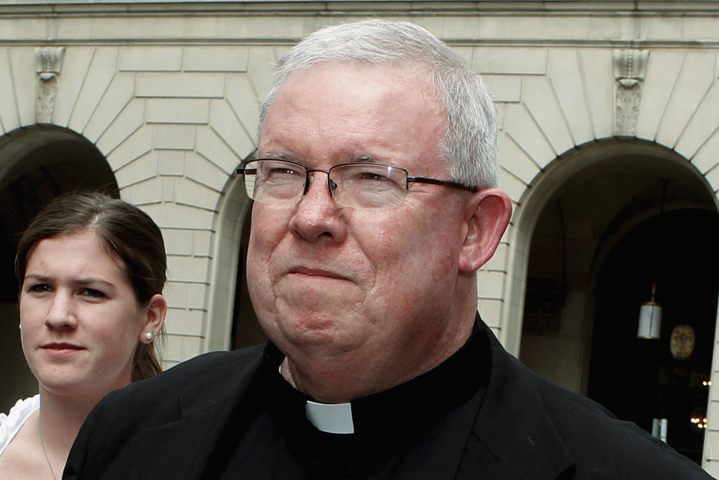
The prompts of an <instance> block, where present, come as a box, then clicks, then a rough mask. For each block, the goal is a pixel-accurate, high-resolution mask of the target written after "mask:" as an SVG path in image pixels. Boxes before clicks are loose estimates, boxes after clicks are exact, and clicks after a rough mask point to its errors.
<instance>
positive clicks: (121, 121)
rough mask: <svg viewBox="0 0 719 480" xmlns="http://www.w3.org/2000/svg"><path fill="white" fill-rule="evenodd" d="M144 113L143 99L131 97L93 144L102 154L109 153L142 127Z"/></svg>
mask: <svg viewBox="0 0 719 480" xmlns="http://www.w3.org/2000/svg"><path fill="white" fill-rule="evenodd" d="M144 115H145V101H144V100H142V99H133V100H132V101H130V103H129V104H128V105H127V106H126V107H125V108H124V109H123V110H122V112H120V114H119V115H118V116H117V118H115V121H114V122H112V124H110V126H109V127H107V129H106V130H105V131H104V132H103V133H102V135H101V136H100V138H99V139H98V140H97V143H96V144H95V145H96V146H97V148H98V149H100V151H101V152H102V153H103V154H105V155H110V154H111V153H112V151H113V150H115V148H117V146H118V145H120V144H121V143H122V142H124V141H125V140H126V139H127V138H128V137H130V136H131V135H132V134H133V133H135V132H136V131H138V130H139V129H140V128H142V126H143V125H144V123H143V117H144Z"/></svg>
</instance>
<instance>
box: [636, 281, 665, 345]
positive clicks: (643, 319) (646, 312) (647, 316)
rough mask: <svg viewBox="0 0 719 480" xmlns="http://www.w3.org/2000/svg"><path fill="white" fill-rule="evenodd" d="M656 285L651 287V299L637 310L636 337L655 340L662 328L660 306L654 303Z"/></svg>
mask: <svg viewBox="0 0 719 480" xmlns="http://www.w3.org/2000/svg"><path fill="white" fill-rule="evenodd" d="M655 290H656V284H654V285H652V299H651V300H650V301H649V302H644V303H642V305H641V307H640V308H639V329H638V330H637V337H639V338H647V339H652V340H656V339H658V338H659V331H660V330H661V327H662V306H661V305H659V304H658V303H657V302H655V301H654V291H655Z"/></svg>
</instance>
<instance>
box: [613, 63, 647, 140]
mask: <svg viewBox="0 0 719 480" xmlns="http://www.w3.org/2000/svg"><path fill="white" fill-rule="evenodd" d="M648 61H649V51H648V50H614V80H615V81H616V86H617V97H616V113H615V132H614V133H615V135H618V136H634V130H635V128H636V126H637V117H638V116H639V105H640V103H641V100H642V84H643V83H644V77H645V75H646V72H647V63H648Z"/></svg>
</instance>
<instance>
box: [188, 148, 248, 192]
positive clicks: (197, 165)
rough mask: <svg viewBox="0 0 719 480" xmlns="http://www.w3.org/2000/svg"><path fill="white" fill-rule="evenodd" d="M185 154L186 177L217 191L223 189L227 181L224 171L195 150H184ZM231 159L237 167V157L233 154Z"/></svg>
mask: <svg viewBox="0 0 719 480" xmlns="http://www.w3.org/2000/svg"><path fill="white" fill-rule="evenodd" d="M185 154H186V158H187V161H186V162H185V168H184V174H185V176H186V177H187V178H189V179H191V180H194V181H195V182H197V183H200V184H202V185H205V186H206V187H208V188H211V189H213V190H216V191H218V192H222V191H224V189H225V186H226V184H227V181H228V178H227V173H226V172H225V171H223V170H222V169H221V168H220V167H218V166H217V165H215V164H214V163H212V162H210V161H209V160H207V159H206V158H205V157H203V156H202V155H198V154H197V153H196V152H185ZM232 159H233V160H234V162H233V163H235V167H237V166H238V165H239V162H238V161H237V157H236V156H234V155H233V157H232ZM232 173H234V170H233V172H232Z"/></svg>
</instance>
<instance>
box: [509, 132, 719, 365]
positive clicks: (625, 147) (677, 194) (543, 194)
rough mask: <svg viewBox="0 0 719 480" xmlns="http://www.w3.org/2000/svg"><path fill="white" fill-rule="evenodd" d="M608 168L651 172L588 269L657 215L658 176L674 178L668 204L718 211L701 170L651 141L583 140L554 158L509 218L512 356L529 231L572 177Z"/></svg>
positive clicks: (610, 227)
mask: <svg viewBox="0 0 719 480" xmlns="http://www.w3.org/2000/svg"><path fill="white" fill-rule="evenodd" d="M607 162H609V163H607ZM607 168H610V169H628V170H632V171H635V172H636V171H640V170H644V171H646V172H649V173H648V174H647V176H645V177H644V178H642V179H641V182H640V184H636V185H634V187H633V188H635V190H634V192H635V193H637V192H639V193H641V194H642V195H644V196H646V201H645V202H642V203H641V204H639V205H636V206H635V207H634V208H633V209H632V211H631V212H630V211H629V210H626V209H625V211H623V212H620V211H619V209H617V210H616V212H615V213H616V214H617V215H618V217H617V218H616V219H614V220H612V221H610V222H607V224H606V225H605V228H606V231H605V232H604V233H603V235H602V238H601V241H600V242H599V243H598V244H597V246H596V254H595V255H594V256H593V259H592V262H591V268H594V266H596V265H597V264H598V262H599V261H600V260H601V258H603V257H604V256H606V252H607V251H609V250H611V248H612V246H613V245H615V244H616V242H617V241H618V240H619V238H621V236H622V235H623V234H624V233H626V232H627V231H628V230H629V229H631V228H632V227H633V226H634V225H637V224H638V223H640V222H641V221H642V220H644V219H646V218H647V217H648V216H650V215H653V214H656V211H657V210H658V208H659V207H658V199H659V194H658V189H659V188H660V186H661V183H660V181H659V179H660V178H674V179H676V180H677V189H676V190H674V192H673V193H672V195H671V196H670V198H668V208H670V209H680V208H683V207H686V206H687V205H690V204H691V205H702V206H703V207H702V208H713V209H716V205H717V203H716V198H715V197H714V195H713V192H712V188H711V186H710V185H709V182H708V181H707V179H706V178H705V177H704V176H703V175H702V174H701V172H699V171H698V170H697V169H696V168H695V166H694V165H693V164H691V163H690V162H688V161H687V160H686V159H685V158H683V157H682V156H681V155H679V154H678V153H676V152H675V151H673V150H670V149H668V148H666V147H663V146H661V145H658V144H656V143H653V142H648V141H644V140H638V139H629V138H615V139H606V140H602V141H596V142H590V143H587V144H585V145H582V146H580V147H577V148H575V149H572V150H570V151H568V152H566V153H564V154H563V155H561V156H560V157H558V158H557V159H556V160H555V161H554V162H552V163H551V164H549V165H548V166H547V167H546V168H545V169H544V171H543V172H542V173H541V174H540V175H537V176H536V177H535V178H534V179H533V181H532V182H531V184H530V185H529V186H528V188H527V189H526V191H525V192H524V194H523V195H522V197H521V198H520V199H519V201H518V206H517V208H516V210H515V213H514V216H513V219H512V231H511V232H510V235H511V236H510V238H509V243H510V244H512V247H513V248H512V249H511V250H510V258H509V259H508V261H507V264H508V265H510V266H511V268H510V270H509V272H508V276H509V277H511V278H512V279H513V282H514V288H513V290H512V295H513V296H512V297H511V298H509V299H508V300H509V301H508V302H507V304H508V308H507V309H506V310H505V314H506V315H505V317H504V321H503V325H504V326H505V327H506V328H505V329H504V330H503V340H504V342H505V345H506V346H507V348H508V349H509V350H510V351H512V352H515V354H518V353H519V351H520V339H521V330H522V315H523V311H524V300H523V297H524V292H525V291H526V287H527V284H526V272H527V268H528V262H529V252H530V248H531V241H532V235H533V233H534V229H535V227H536V225H537V222H538V220H539V218H540V215H541V214H542V212H543V211H544V210H545V208H546V207H547V205H548V203H549V202H550V201H552V199H553V198H556V196H557V193H558V192H561V191H562V189H565V190H566V188H567V185H568V184H569V183H571V182H572V179H575V180H576V179H577V178H581V177H582V176H583V177H584V178H585V179H586V178H587V177H589V176H591V175H593V174H596V173H597V172H600V173H601V172H602V171H603V170H606V169H607ZM601 174H603V175H604V174H611V173H601ZM617 175H619V174H617ZM662 175H664V176H663V177H662Z"/></svg>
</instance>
